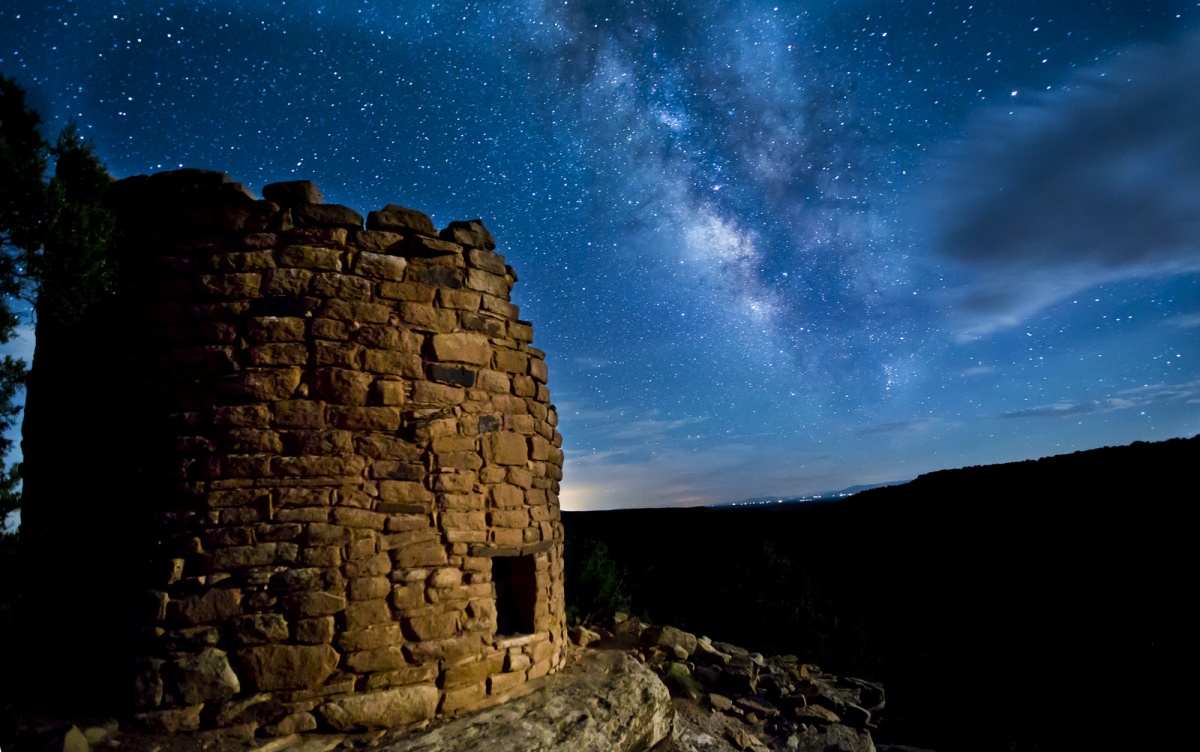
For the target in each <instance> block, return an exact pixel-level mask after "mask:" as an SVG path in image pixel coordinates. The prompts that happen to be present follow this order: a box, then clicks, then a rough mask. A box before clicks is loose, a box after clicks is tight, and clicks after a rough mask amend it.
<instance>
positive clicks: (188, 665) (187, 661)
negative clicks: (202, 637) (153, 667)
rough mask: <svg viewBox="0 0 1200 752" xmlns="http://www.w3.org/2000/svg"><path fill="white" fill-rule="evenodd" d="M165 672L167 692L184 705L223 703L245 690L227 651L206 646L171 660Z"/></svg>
mask: <svg viewBox="0 0 1200 752" xmlns="http://www.w3.org/2000/svg"><path fill="white" fill-rule="evenodd" d="M163 671H164V673H165V674H166V676H165V677H164V678H165V683H166V685H167V686H166V691H167V692H168V693H170V694H171V695H172V696H174V697H175V698H177V699H178V700H179V701H180V702H181V703H182V704H184V705H197V704H199V703H204V702H217V703H219V702H224V701H225V700H228V699H229V698H231V697H233V696H234V695H236V694H237V693H238V692H240V691H242V686H241V683H240V682H239V681H238V678H237V674H235V673H233V669H232V668H231V667H230V666H229V659H228V658H227V657H226V655H225V651H224V650H218V649H216V648H205V649H204V650H201V651H200V652H199V653H194V654H190V655H185V656H183V657H181V658H178V659H176V660H174V661H172V662H171V663H168V664H167V666H165V667H164V669H163Z"/></svg>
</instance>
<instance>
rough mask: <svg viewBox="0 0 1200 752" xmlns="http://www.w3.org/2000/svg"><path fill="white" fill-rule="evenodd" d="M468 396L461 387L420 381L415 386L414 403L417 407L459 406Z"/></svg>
mask: <svg viewBox="0 0 1200 752" xmlns="http://www.w3.org/2000/svg"><path fill="white" fill-rule="evenodd" d="M465 396H466V392H464V391H463V390H462V389H461V388H460V387H456V386H449V385H446V384H435V383H433V382H432V381H418V382H416V383H415V384H413V391H412V401H413V402H414V403H415V404H417V405H457V404H460V403H461V402H462V401H463V398H464V397H465Z"/></svg>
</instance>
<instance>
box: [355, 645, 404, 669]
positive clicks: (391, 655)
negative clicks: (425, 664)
mask: <svg viewBox="0 0 1200 752" xmlns="http://www.w3.org/2000/svg"><path fill="white" fill-rule="evenodd" d="M345 663H346V667H347V668H349V669H350V670H351V671H353V672H355V673H358V674H365V673H372V672H375V671H395V670H397V669H400V668H403V667H404V653H403V652H402V651H401V650H400V648H398V647H395V646H389V647H382V648H373V649H371V650H360V651H357V652H354V653H349V654H348V655H347V656H346V661H345Z"/></svg>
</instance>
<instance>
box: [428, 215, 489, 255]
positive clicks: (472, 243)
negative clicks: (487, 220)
mask: <svg viewBox="0 0 1200 752" xmlns="http://www.w3.org/2000/svg"><path fill="white" fill-rule="evenodd" d="M441 235H442V238H444V239H446V240H449V241H450V242H452V243H458V244H459V245H465V246H469V247H471V248H482V249H484V250H485V251H490V250H492V249H494V248H495V247H496V241H495V239H494V238H493V237H492V233H490V232H488V229H487V228H486V227H484V226H483V222H482V221H480V220H478V219H472V220H468V221H466V222H451V223H450V225H449V226H448V227H446V229H444V230H442V233H441Z"/></svg>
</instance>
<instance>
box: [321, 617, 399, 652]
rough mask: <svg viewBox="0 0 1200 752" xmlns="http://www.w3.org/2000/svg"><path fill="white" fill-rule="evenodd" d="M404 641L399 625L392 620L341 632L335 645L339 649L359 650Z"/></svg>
mask: <svg viewBox="0 0 1200 752" xmlns="http://www.w3.org/2000/svg"><path fill="white" fill-rule="evenodd" d="M403 641H404V637H403V635H402V634H401V633H400V625H399V624H397V623H395V622H392V623H390V624H382V625H376V626H371V627H367V628H366V629H355V630H349V631H345V632H342V633H341V634H339V635H338V636H337V646H338V648H339V649H340V650H347V651H360V650H374V649H376V648H386V647H391V646H393V645H399V644H400V643H401V642H403Z"/></svg>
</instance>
